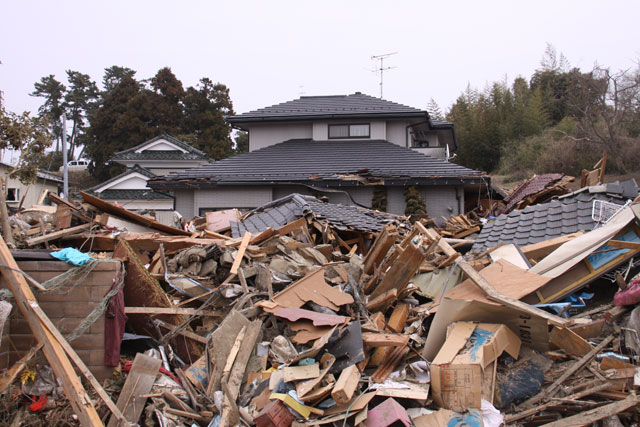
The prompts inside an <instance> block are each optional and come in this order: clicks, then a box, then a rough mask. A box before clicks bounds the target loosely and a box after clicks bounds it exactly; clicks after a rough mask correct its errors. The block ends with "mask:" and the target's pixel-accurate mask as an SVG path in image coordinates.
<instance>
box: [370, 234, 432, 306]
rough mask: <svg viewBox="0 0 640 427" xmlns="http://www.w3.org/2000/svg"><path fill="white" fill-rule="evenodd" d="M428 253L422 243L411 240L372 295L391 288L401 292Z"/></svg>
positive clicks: (374, 295) (375, 295)
mask: <svg viewBox="0 0 640 427" xmlns="http://www.w3.org/2000/svg"><path fill="white" fill-rule="evenodd" d="M417 224H419V223H417ZM426 255H427V254H426V253H425V251H423V249H422V247H421V245H416V244H415V243H413V242H412V241H410V242H409V243H408V244H407V247H406V248H405V249H404V251H403V252H402V254H400V255H399V256H398V258H397V259H396V260H395V262H394V263H393V264H392V265H391V268H390V269H389V271H387V272H386V273H385V274H384V277H383V278H382V280H381V281H380V284H379V285H378V286H377V287H376V288H375V289H374V290H373V292H372V293H371V296H372V297H374V298H375V297H377V296H378V295H381V294H383V293H385V292H387V291H388V290H390V289H397V290H398V292H401V291H402V290H403V289H404V288H405V287H406V286H407V284H408V283H409V281H410V280H411V278H412V277H413V276H415V274H416V272H417V271H418V268H420V264H422V261H424V260H425V258H426Z"/></svg>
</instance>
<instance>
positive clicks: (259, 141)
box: [248, 123, 313, 151]
mask: <svg viewBox="0 0 640 427" xmlns="http://www.w3.org/2000/svg"><path fill="white" fill-rule="evenodd" d="M248 128H249V151H255V150H259V149H260V148H265V147H268V146H270V145H274V144H278V143H280V142H283V141H287V140H289V139H311V138H312V137H313V130H312V125H311V123H294V124H286V123H282V124H267V125H252V126H250V127H248Z"/></svg>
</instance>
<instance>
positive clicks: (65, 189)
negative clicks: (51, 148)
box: [62, 114, 69, 201]
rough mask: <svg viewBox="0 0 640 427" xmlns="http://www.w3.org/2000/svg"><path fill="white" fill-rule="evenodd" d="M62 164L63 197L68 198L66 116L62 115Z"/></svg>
mask: <svg viewBox="0 0 640 427" xmlns="http://www.w3.org/2000/svg"><path fill="white" fill-rule="evenodd" d="M62 164H63V165H64V175H63V182H64V184H63V190H62V191H63V192H64V199H65V200H67V201H68V200H69V164H68V162H67V116H66V115H65V114H63V115H62Z"/></svg>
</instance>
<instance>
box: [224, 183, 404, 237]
mask: <svg viewBox="0 0 640 427" xmlns="http://www.w3.org/2000/svg"><path fill="white" fill-rule="evenodd" d="M303 214H310V215H313V216H314V217H315V218H317V219H320V220H327V221H328V222H329V223H330V224H331V225H332V226H333V227H335V228H337V229H339V230H345V229H352V230H357V231H364V232H378V231H380V230H382V228H383V227H384V226H385V225H386V224H389V223H393V222H395V221H397V219H398V217H397V216H395V215H390V214H386V213H383V212H378V211H374V210H371V209H365V208H361V207H358V206H346V205H340V204H333V203H325V202H322V201H320V200H318V199H316V198H315V197H313V196H303V195H300V194H297V193H294V194H291V195H289V196H287V197H283V198H282V199H279V200H275V201H273V202H271V203H269V204H267V205H265V206H264V207H261V208H258V209H255V210H254V211H252V212H251V213H250V214H249V215H247V217H246V218H245V219H244V221H242V222H233V223H232V226H231V231H232V235H233V236H234V237H239V236H242V235H243V234H244V232H245V231H250V232H252V233H254V232H256V233H257V232H261V231H264V230H266V229H267V227H271V228H273V229H276V228H279V227H282V226H283V225H286V224H287V223H289V222H291V221H293V220H295V219H297V218H298V217H300V216H302V215H303Z"/></svg>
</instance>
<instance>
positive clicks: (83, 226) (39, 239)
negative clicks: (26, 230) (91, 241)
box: [26, 224, 91, 246]
mask: <svg viewBox="0 0 640 427" xmlns="http://www.w3.org/2000/svg"><path fill="white" fill-rule="evenodd" d="M89 228H91V224H81V225H77V226H75V227H71V228H67V229H65V230H60V231H54V232H53V233H51V234H47V235H46V236H39V237H34V238H32V239H27V240H26V243H27V246H34V245H37V244H39V243H44V242H50V241H51V240H55V239H59V238H60V237H64V236H68V235H70V234H75V233H78V232H80V231H83V230H88V229H89Z"/></svg>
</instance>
